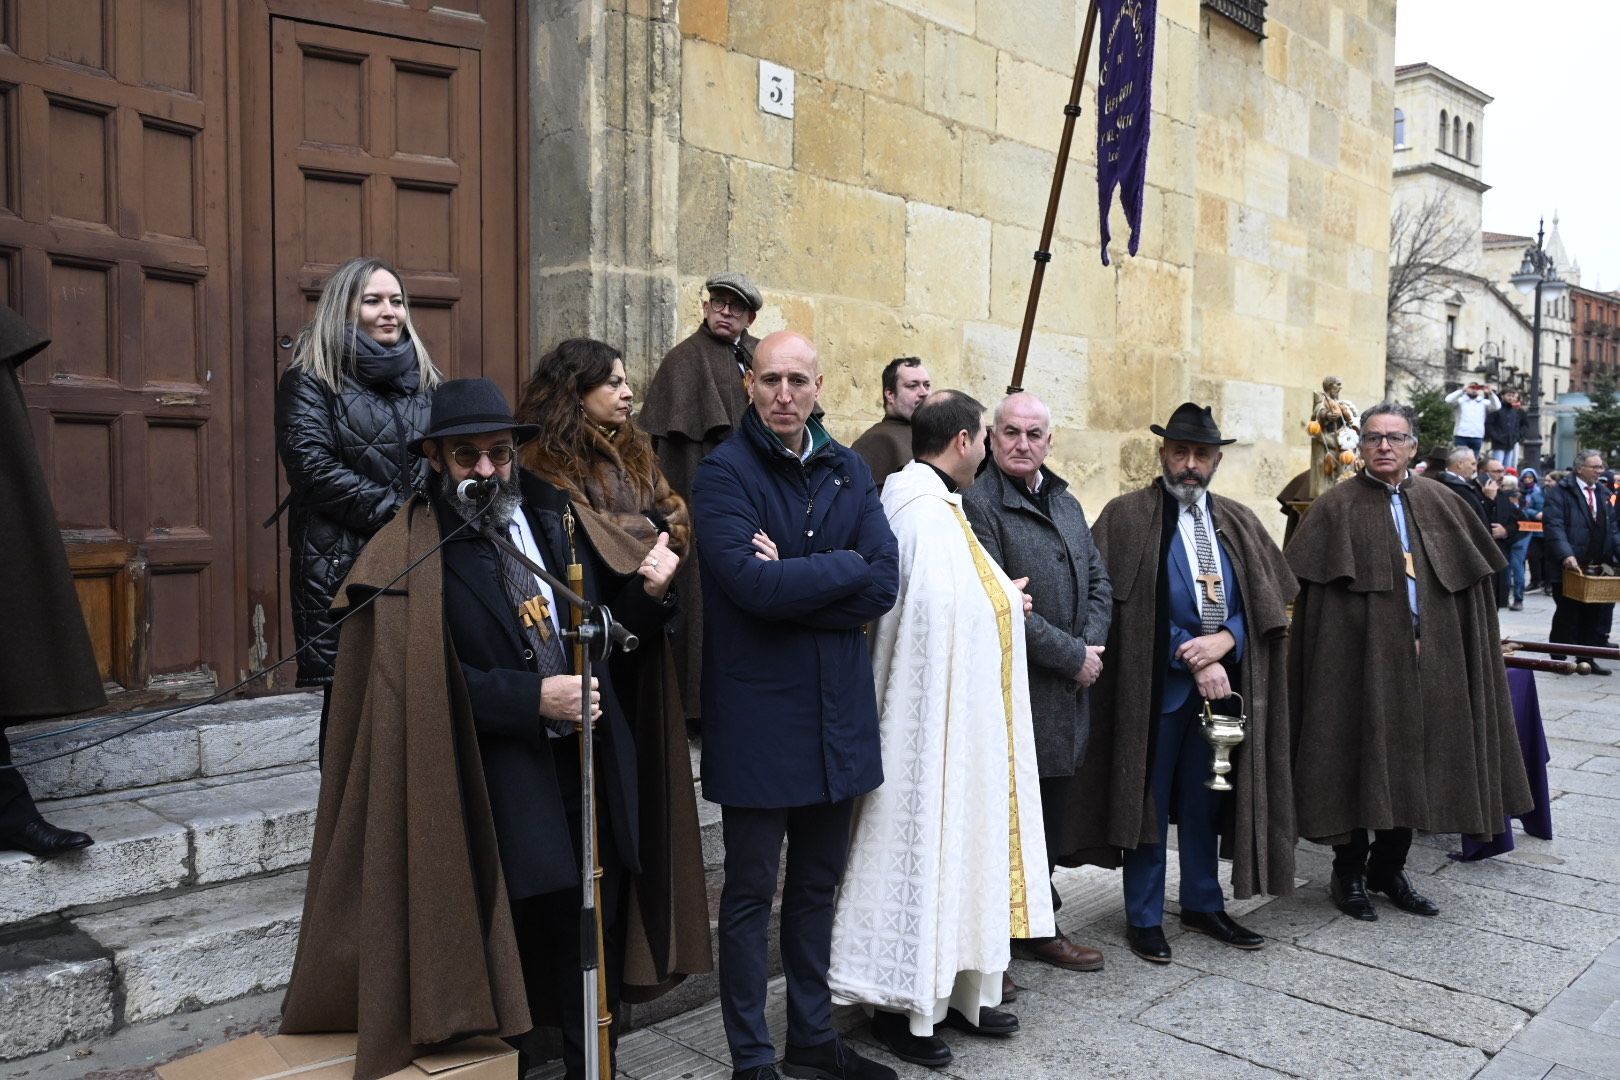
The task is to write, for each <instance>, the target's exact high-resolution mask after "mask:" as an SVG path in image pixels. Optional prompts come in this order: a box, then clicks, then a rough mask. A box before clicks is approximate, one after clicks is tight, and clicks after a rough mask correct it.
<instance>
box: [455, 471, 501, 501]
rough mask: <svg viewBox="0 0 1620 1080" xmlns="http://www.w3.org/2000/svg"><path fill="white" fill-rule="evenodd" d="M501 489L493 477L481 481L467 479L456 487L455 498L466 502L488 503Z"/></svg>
mask: <svg viewBox="0 0 1620 1080" xmlns="http://www.w3.org/2000/svg"><path fill="white" fill-rule="evenodd" d="M500 489H501V485H500V482H499V481H498V480H496V479H495V478H494V477H493V476H491V477H488V478H486V479H483V480H477V479H467V480H463V481H462V482H461V483H459V484H457V485H456V497H457V498H459V499H462V500H464V501H466V502H479V503H482V502H488V501H489V500H491V499H493V498H494V497H495V493H496V492H498V491H499V490H500Z"/></svg>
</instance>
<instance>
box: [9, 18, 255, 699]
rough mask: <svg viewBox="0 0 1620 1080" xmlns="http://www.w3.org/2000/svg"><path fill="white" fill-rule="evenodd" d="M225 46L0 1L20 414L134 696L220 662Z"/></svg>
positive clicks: (223, 654)
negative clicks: (39, 332) (20, 331)
mask: <svg viewBox="0 0 1620 1080" xmlns="http://www.w3.org/2000/svg"><path fill="white" fill-rule="evenodd" d="M225 36H226V31H225V19H224V12H223V10H222V6H221V5H220V4H217V3H213V2H208V0H20V2H11V3H5V4H3V5H0V177H3V180H0V203H3V205H0V295H3V296H4V297H5V299H6V302H7V303H8V304H10V305H11V306H12V307H14V308H16V309H18V310H19V311H20V312H21V313H22V315H23V316H24V317H25V318H26V319H28V321H30V322H31V323H33V324H35V325H36V326H39V327H41V328H43V329H44V330H45V331H46V332H47V333H49V335H50V336H51V338H52V344H51V347H50V348H49V349H48V350H47V351H46V352H44V353H43V354H41V355H40V356H38V357H36V358H35V359H34V360H32V361H30V362H29V363H28V364H27V365H26V366H25V367H24V368H23V369H22V377H23V383H24V386H25V395H26V397H27V400H28V406H29V415H30V419H31V421H32V423H33V426H34V434H35V436H36V441H37V443H38V445H39V449H40V454H41V457H42V459H43V464H44V468H45V471H46V473H47V475H48V476H49V478H50V481H51V489H52V496H53V498H54V500H55V504H56V512H57V516H58V518H59V520H60V522H61V525H62V528H63V531H64V535H65V537H66V539H67V540H68V547H69V552H70V554H71V555H73V556H75V557H74V560H73V561H74V564H75V566H76V568H77V571H76V572H77V573H78V575H79V587H80V597H81V600H83V601H84V605H85V611H86V616H87V622H88V623H89V625H90V629H91V634H92V638H93V640H94V641H95V645H96V651H97V656H98V659H99V660H100V661H101V667H102V673H103V675H104V676H105V677H107V678H110V679H114V680H115V681H123V682H125V683H126V684H129V686H130V688H131V689H143V688H144V684H145V682H146V678H147V676H148V674H151V675H152V676H184V675H185V674H187V673H194V674H195V675H197V676H199V677H201V678H202V679H205V680H207V679H212V678H213V677H215V676H228V675H230V674H231V673H232V668H233V666H234V665H233V664H232V663H231V662H230V658H231V657H232V656H233V655H234V653H235V649H234V648H233V640H232V614H233V610H234V599H235V596H236V594H237V591H238V581H237V572H236V567H235V562H234V558H233V556H234V545H235V543H236V541H237V538H238V530H237V525H238V520H237V517H236V514H235V506H234V505H233V499H234V495H235V491H234V485H233V477H234V467H233V458H234V456H235V451H234V449H233V444H234V430H233V419H232V404H233V384H234V374H235V372H234V370H233V365H232V363H231V352H232V350H231V342H232V334H231V314H232V284H231V274H230V267H231V258H230V246H229V245H230V240H229V236H228V228H227V226H228V219H227V207H228V206H229V200H228V199H226V198H224V197H222V196H223V195H224V193H225V189H226V186H227V184H228V167H227V164H228V145H227V139H226V129H227V124H226V122H225V115H226V113H225V108H226V91H225V86H226V77H225V72H224V67H223V61H222V58H223V56H224V55H225ZM0 512H4V511H3V510H0ZM148 574H149V579H148V578H147V575H148ZM132 576H133V577H139V578H141V579H143V581H145V588H144V589H143V588H140V587H136V585H139V584H140V583H139V582H137V583H135V585H132V584H131V581H130V579H131V577H132ZM143 594H144V595H143ZM148 619H150V632H149V634H148V626H147V620H148Z"/></svg>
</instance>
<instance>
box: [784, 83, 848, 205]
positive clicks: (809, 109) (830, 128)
mask: <svg viewBox="0 0 1620 1080" xmlns="http://www.w3.org/2000/svg"><path fill="white" fill-rule="evenodd" d="M797 94H798V96H797V100H796V103H795V105H794V120H793V126H794V132H793V165H794V167H795V168H797V169H799V170H801V171H803V172H810V173H815V174H816V175H817V176H825V177H826V178H827V179H829V180H842V181H844V182H845V183H848V184H860V183H862V182H863V180H864V178H865V171H864V170H865V165H864V161H863V157H862V151H861V132H862V130H863V128H864V126H865V123H866V95H865V94H863V93H861V91H859V90H857V89H855V88H854V87H852V86H845V85H844V84H843V83H836V82H831V81H829V80H825V79H813V78H804V79H800V80H798V91H797Z"/></svg>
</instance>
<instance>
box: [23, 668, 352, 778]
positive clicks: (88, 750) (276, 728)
mask: <svg viewBox="0 0 1620 1080" xmlns="http://www.w3.org/2000/svg"><path fill="white" fill-rule="evenodd" d="M320 716H321V695H320V694H318V693H314V694H312V693H296V694H278V695H275V696H271V697H261V698H248V699H244V700H239V701H224V702H219V703H217V704H214V705H204V706H201V707H199V708H196V709H192V710H190V711H188V712H184V713H181V714H180V715H178V716H176V717H174V718H172V719H163V720H157V721H156V722H152V723H147V721H148V720H150V719H151V718H150V717H148V716H118V717H109V718H107V719H106V720H104V721H99V722H97V723H96V724H95V726H93V727H90V728H87V729H85V730H82V731H73V730H71V729H73V728H75V727H76V726H77V722H75V721H73V720H62V721H55V722H52V723H49V724H30V725H28V726H27V727H25V728H14V729H13V730H12V732H11V741H12V750H13V754H14V757H15V758H16V760H17V761H18V762H19V763H21V772H22V774H23V777H24V778H25V779H26V780H27V781H28V787H29V790H30V791H32V792H33V794H34V798H35V799H36V800H48V799H66V798H73V797H77V796H83V795H93V794H97V793H101V792H111V791H121V790H125V789H132V788H144V787H148V786H150V785H152V784H166V783H173V782H175V781H181V780H193V779H198V778H202V777H217V776H229V775H233V774H236V773H243V772H256V771H259V770H262V769H271V768H277V767H281V766H286V765H302V764H306V763H308V762H312V761H314V760H315V756H316V737H317V733H318V731H319V728H320ZM137 725H144V726H139V727H137ZM126 730H127V731H128V734H123V735H119V736H118V737H116V738H114V739H112V740H110V741H109V742H106V743H104V744H102V745H100V746H92V745H90V744H92V743H95V742H96V741H97V740H100V739H104V738H106V737H107V736H108V735H112V734H114V733H115V732H123V731H126ZM35 736H43V737H41V738H39V739H38V740H37V741H31V742H24V741H22V740H24V739H34V737H35ZM81 748H82V749H81ZM68 750H76V751H77V752H76V753H74V754H72V755H71V756H69V757H60V758H55V759H54V760H52V761H41V762H40V763H39V764H37V765H29V764H28V762H30V761H34V760H36V759H39V758H42V757H50V756H52V755H55V754H59V753H62V752H63V751H68Z"/></svg>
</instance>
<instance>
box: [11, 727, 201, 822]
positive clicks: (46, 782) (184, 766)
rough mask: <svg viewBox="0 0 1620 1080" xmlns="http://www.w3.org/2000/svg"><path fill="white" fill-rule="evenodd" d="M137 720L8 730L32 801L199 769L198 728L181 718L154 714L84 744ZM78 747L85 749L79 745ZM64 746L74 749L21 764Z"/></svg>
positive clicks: (166, 779)
mask: <svg viewBox="0 0 1620 1080" xmlns="http://www.w3.org/2000/svg"><path fill="white" fill-rule="evenodd" d="M138 722H139V721H129V720H114V721H111V722H108V723H105V724H98V725H97V726H95V727H92V728H86V729H85V730H83V731H78V732H74V733H73V734H71V735H63V736H60V737H55V736H50V735H47V736H46V737H44V738H41V739H39V741H37V742H30V743H20V742H19V739H20V738H23V737H27V738H33V737H34V736H36V735H40V734H44V733H46V732H51V731H53V730H60V729H61V728H65V727H67V726H69V725H67V724H61V725H56V726H55V727H52V726H46V725H41V726H39V727H38V728H35V727H29V728H27V729H26V730H25V731H21V732H14V733H13V734H12V736H11V739H12V751H13V757H15V758H16V760H17V761H19V762H22V763H24V764H22V765H21V766H20V768H19V771H20V772H21V773H22V776H23V779H24V780H26V781H28V790H29V791H30V792H32V793H33V796H34V799H35V800H36V801H44V800H47V799H67V798H72V797H74V796H78V795H93V794H95V793H97V792H102V791H121V790H123V789H125V788H133V787H145V786H146V785H149V784H167V783H172V782H173V781H176V780H189V779H190V778H191V777H194V776H197V775H199V773H200V772H201V771H202V766H201V763H200V760H199V758H198V751H197V729H196V728H195V727H193V726H192V725H191V724H188V723H186V722H185V721H184V719H183V718H180V719H175V720H159V721H157V722H156V723H153V724H149V725H147V726H145V727H142V728H138V729H135V730H132V731H130V733H129V734H128V735H122V736H120V737H119V738H116V739H113V740H112V741H111V742H108V743H106V744H104V745H101V746H94V747H92V746H89V744H90V743H92V742H95V741H96V740H98V739H102V738H105V737H106V736H108V735H111V734H113V733H114V732H117V731H122V730H124V729H127V728H131V727H132V725H133V724H134V723H138ZM79 747H85V749H83V750H79V749H78V748H79ZM67 751H76V752H74V753H71V754H70V755H69V756H67V757H57V758H55V759H54V760H52V761H42V762H40V763H39V764H38V765H29V764H26V763H27V762H28V761H31V760H34V759H37V758H42V757H49V756H53V755H56V754H61V753H64V752H67Z"/></svg>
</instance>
